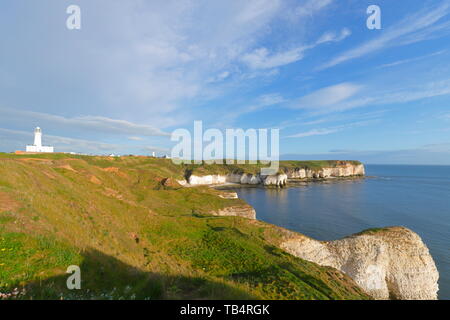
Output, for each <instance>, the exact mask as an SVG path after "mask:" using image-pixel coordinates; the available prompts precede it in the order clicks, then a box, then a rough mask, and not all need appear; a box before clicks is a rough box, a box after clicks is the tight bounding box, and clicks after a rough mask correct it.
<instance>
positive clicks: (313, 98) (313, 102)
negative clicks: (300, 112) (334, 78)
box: [291, 83, 362, 109]
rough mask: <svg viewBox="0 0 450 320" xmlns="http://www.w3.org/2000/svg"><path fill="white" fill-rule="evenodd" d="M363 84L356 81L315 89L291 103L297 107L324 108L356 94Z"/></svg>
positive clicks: (293, 106)
mask: <svg viewBox="0 0 450 320" xmlns="http://www.w3.org/2000/svg"><path fill="white" fill-rule="evenodd" d="M361 88H362V86H361V85H358V84H354V83H340V84H337V85H333V86H329V87H325V88H322V89H319V90H317V91H314V92H312V93H310V94H308V95H306V96H303V97H301V98H299V99H297V100H296V101H295V102H293V103H292V104H291V107H292V108H295V109H323V108H327V107H329V106H333V105H336V104H339V103H341V102H343V101H345V100H347V99H348V98H350V97H352V96H354V95H355V94H357V93H358V92H359V91H360V90H361Z"/></svg>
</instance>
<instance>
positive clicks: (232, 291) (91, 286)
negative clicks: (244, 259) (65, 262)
mask: <svg viewBox="0 0 450 320" xmlns="http://www.w3.org/2000/svg"><path fill="white" fill-rule="evenodd" d="M82 256H83V263H82V264H81V265H80V266H79V267H80V269H81V289H80V290H69V289H67V285H66V282H67V279H68V277H69V276H70V274H63V275H60V276H55V277H51V278H48V279H46V280H42V281H34V282H30V283H27V284H26V285H25V289H26V290H25V291H26V294H25V295H24V296H23V297H22V298H23V299H38V300H41V299H82V300H85V299H96V300H97V299H99V300H103V299H105V300H107V299H114V300H115V299H125V300H127V299H139V300H142V299H152V300H160V299H255V298H257V297H255V296H252V295H250V294H249V293H248V292H245V291H244V290H242V289H240V288H235V287H232V286H230V285H227V284H225V283H221V282H218V281H213V280H209V279H205V278H199V277H186V276H169V275H163V274H160V273H153V272H146V271H143V270H140V269H138V268H135V267H133V266H130V265H128V264H125V263H123V262H121V261H119V260H118V259H116V258H114V257H111V256H108V255H105V254H103V253H101V252H99V251H96V250H89V251H86V252H84V253H83V254H82Z"/></svg>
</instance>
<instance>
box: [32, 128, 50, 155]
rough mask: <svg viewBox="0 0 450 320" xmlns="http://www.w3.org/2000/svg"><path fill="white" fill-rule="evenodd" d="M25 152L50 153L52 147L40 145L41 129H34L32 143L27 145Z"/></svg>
mask: <svg viewBox="0 0 450 320" xmlns="http://www.w3.org/2000/svg"><path fill="white" fill-rule="evenodd" d="M26 150H27V152H47V153H52V152H53V147H45V146H43V145H42V130H41V128H39V127H37V128H36V129H34V144H33V145H32V146H27V148H26Z"/></svg>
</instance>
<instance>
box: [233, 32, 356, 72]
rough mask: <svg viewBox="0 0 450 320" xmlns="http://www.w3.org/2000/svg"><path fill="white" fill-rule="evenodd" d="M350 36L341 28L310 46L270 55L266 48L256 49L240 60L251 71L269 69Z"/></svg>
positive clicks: (301, 57)
mask: <svg viewBox="0 0 450 320" xmlns="http://www.w3.org/2000/svg"><path fill="white" fill-rule="evenodd" d="M350 35H351V31H350V30H349V29H347V28H343V29H342V30H341V31H340V32H339V33H336V32H326V33H324V34H323V35H322V36H321V37H320V38H319V39H318V40H316V41H315V42H314V43H312V44H306V45H301V46H298V47H295V48H293V49H290V50H286V51H281V52H276V53H271V52H270V51H269V50H268V49H267V48H258V49H255V50H254V51H252V52H250V53H246V54H244V55H243V56H242V58H241V60H242V61H243V62H244V63H245V64H247V65H248V66H249V67H250V68H251V69H270V68H276V67H281V66H284V65H287V64H290V63H294V62H297V61H299V60H301V59H303V57H304V56H305V52H306V51H307V50H311V49H313V48H315V47H316V46H318V45H321V44H324V43H327V42H339V41H342V40H344V39H345V38H347V37H348V36H350Z"/></svg>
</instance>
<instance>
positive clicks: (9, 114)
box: [0, 108, 170, 136]
mask: <svg viewBox="0 0 450 320" xmlns="http://www.w3.org/2000/svg"><path fill="white" fill-rule="evenodd" d="M0 111H1V113H2V119H1V120H0V121H1V122H2V123H6V122H7V123H10V124H11V123H12V122H16V123H17V122H18V123H24V122H32V123H35V124H36V125H38V124H40V123H43V124H47V125H50V126H51V125H59V126H64V127H65V128H66V129H67V128H69V127H72V128H75V129H78V130H89V131H93V132H103V133H108V134H125V135H142V136H169V135H170V134H169V133H166V132H164V131H162V130H160V129H158V128H156V127H154V126H152V125H144V124H137V123H133V122H130V121H126V120H119V119H111V118H107V117H99V116H78V117H73V118H69V117H63V116H59V115H53V114H48V113H42V112H34V111H26V110H17V109H9V108H0ZM43 124H40V125H41V126H43Z"/></svg>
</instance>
